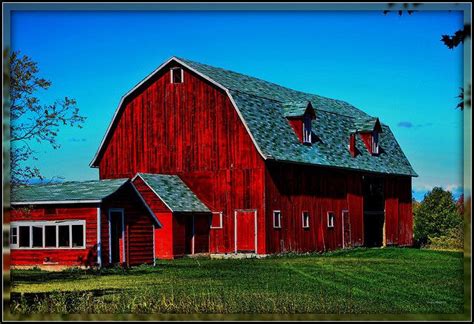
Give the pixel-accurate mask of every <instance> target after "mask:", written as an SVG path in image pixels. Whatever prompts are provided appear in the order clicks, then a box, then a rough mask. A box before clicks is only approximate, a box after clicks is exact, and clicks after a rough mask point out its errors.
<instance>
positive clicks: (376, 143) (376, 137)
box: [372, 131, 380, 154]
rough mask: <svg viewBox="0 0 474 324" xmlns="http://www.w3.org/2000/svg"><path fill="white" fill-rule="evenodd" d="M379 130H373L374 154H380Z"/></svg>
mask: <svg viewBox="0 0 474 324" xmlns="http://www.w3.org/2000/svg"><path fill="white" fill-rule="evenodd" d="M379 149H380V148H379V132H377V131H373V132H372V154H379Z"/></svg>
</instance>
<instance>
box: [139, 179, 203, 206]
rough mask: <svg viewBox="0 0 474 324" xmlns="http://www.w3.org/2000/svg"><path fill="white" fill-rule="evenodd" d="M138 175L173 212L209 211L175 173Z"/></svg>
mask: <svg viewBox="0 0 474 324" xmlns="http://www.w3.org/2000/svg"><path fill="white" fill-rule="evenodd" d="M138 176H140V177H141V178H142V179H143V180H144V181H145V182H146V184H147V185H148V186H149V187H150V188H151V189H152V190H153V191H154V192H155V193H156V194H157V195H158V197H159V198H160V199H161V200H162V201H163V202H164V203H165V204H166V205H167V206H168V207H169V208H170V209H171V211H173V212H204V213H209V212H211V211H210V210H209V208H207V207H206V205H204V204H203V203H202V202H201V201H200V200H199V198H198V197H196V195H195V194H194V192H192V191H191V189H189V187H188V186H186V184H185V183H184V182H183V181H182V180H181V179H180V178H179V177H178V176H177V175H167V174H151V173H138Z"/></svg>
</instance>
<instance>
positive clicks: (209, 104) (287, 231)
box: [11, 57, 416, 265]
mask: <svg viewBox="0 0 474 324" xmlns="http://www.w3.org/2000/svg"><path fill="white" fill-rule="evenodd" d="M91 166H92V167H96V168H99V175H100V179H101V180H98V181H95V182H91V183H94V185H91V190H92V188H93V187H94V186H99V187H101V186H103V183H110V184H112V183H114V184H115V183H117V184H121V185H120V186H118V187H117V188H116V187H115V185H114V187H113V188H110V192H108V191H107V192H103V193H100V194H98V195H96V196H95V197H94V199H95V200H94V201H93V202H90V203H85V202H81V203H73V202H71V200H67V199H66V200H65V201H53V200H51V199H53V198H54V197H53V198H48V197H50V196H54V192H56V191H57V192H59V194H62V192H63V190H66V191H67V190H70V189H67V188H66V189H65V186H67V185H65V184H57V185H55V186H56V187H55V188H56V189H54V190H50V191H51V192H50V193H44V192H43V194H44V195H45V196H41V197H40V195H36V196H37V197H38V198H37V200H38V199H39V200H41V199H42V200H45V199H46V200H48V203H47V204H45V203H41V202H38V201H36V200H30V201H26V200H28V199H26V198H25V199H23V200H22V199H16V201H13V202H12V204H13V205H14V206H18V205H19V204H23V205H28V206H31V208H30V214H31V216H30V217H31V221H53V220H56V219H58V220H60V219H61V220H65V219H75V220H76V219H77V220H83V221H85V232H84V241H85V243H84V245H85V247H86V250H87V249H88V250H89V252H90V253H91V255H92V257H91V260H94V258H95V259H96V261H95V262H96V263H99V264H102V265H105V264H111V263H118V262H121V263H123V264H125V265H134V264H138V263H144V262H153V260H154V258H174V257H177V256H183V255H189V254H197V253H205V254H230V253H248V254H257V255H266V254H273V253H281V252H290V251H292V252H306V251H325V250H331V249H337V248H347V247H353V246H382V245H399V246H409V245H411V244H412V237H413V218H412V201H411V178H412V177H413V176H416V173H415V172H414V170H413V169H412V167H411V165H410V163H409V162H408V160H407V158H406V156H405V155H404V153H403V151H402V150H401V148H400V146H399V144H398V143H397V141H396V139H395V137H394V135H393V133H392V132H391V130H390V128H389V127H388V126H387V125H384V124H382V123H381V122H380V120H379V119H378V118H376V117H372V116H369V115H367V114H366V113H364V112H363V111H361V110H359V109H357V108H355V107H354V106H352V105H350V104H348V103H346V102H344V101H340V100H335V99H329V98H325V97H321V96H318V95H314V94H308V93H303V92H299V91H295V90H292V89H288V88H285V87H282V86H279V85H277V84H274V83H270V82H267V81H263V80H260V79H257V78H253V77H250V76H247V75H243V74H239V73H236V72H232V71H228V70H224V69H221V68H216V67H212V66H208V65H204V64H201V63H196V62H192V61H189V60H185V59H179V58H176V57H173V58H171V59H169V60H168V61H166V62H165V63H163V64H162V65H161V66H160V67H158V68H157V69H156V70H155V71H154V72H153V73H152V74H150V75H149V76H148V77H147V78H145V79H144V80H143V81H142V82H140V83H139V84H138V85H137V86H135V87H134V88H133V89H132V90H131V91H129V92H128V93H127V94H126V95H125V96H124V97H123V98H122V100H121V102H120V104H119V106H118V108H117V110H116V112H115V114H114V116H113V119H112V121H111V123H110V125H109V127H108V129H107V132H106V134H105V136H104V138H103V140H102V142H101V144H100V147H99V149H98V151H97V153H96V155H95V157H94V158H93V161H92V162H91ZM113 179H115V180H113ZM115 181H116V182H115ZM83 184H84V183H81V182H77V183H69V186H71V187H74V186H78V187H81V186H83ZM86 186H87V185H86ZM33 187H36V186H30V187H26V188H17V196H19V197H20V196H21V194H25V192H26V193H27V192H30V191H32V190H33V191H34V190H36V189H34V188H33ZM39 187H46V188H47V187H48V186H39ZM55 190H56V191H55ZM14 196H15V195H14ZM13 200H15V199H13ZM63 203H64V204H63ZM43 206H47V208H46V209H45V208H42V207H43ZM63 207H64V208H63ZM49 208H53V209H54V208H56V210H57V211H56V214H55V215H54V217H51V216H49V215H48V214H47V211H46V210H47V209H49ZM94 208H95V209H97V211H96V212H95V214H96V215H97V220H96V221H95V223H94V221H93V220H92V218H93V216H92V214H94V210H95V209H94ZM22 214H24V212H22V211H21V210H17V211H15V212H14V214H13V216H12V222H14V223H12V224H13V225H15V226H17V227H12V229H15V228H17V229H18V230H17V232H12V235H11V238H12V240H15V239H16V240H17V241H15V242H21V240H22V233H21V230H19V227H18V226H21V222H23V218H21V217H24V216H21V215H22ZM88 217H90V218H91V221H88V220H87V219H88ZM25 222H26V221H25ZM92 223H94V224H92ZM25 224H27V223H25ZM71 224H73V223H71ZM88 224H90V226H91V227H90V228H89V227H88V226H89V225H88ZM71 226H72V225H71ZM23 231H24V232H25V233H26V231H27V230H26V229H23ZM29 231H30V232H29V233H30V234H29V238H30V240H32V242H30V245H29V246H25V247H20V246H18V245H15V244H13V245H12V252H11V253H12V263H13V264H23V263H24V262H25V261H24V259H23V255H29V257H28V258H29V259H30V260H33V259H34V261H31V262H33V263H34V262H40V261H41V260H40V259H42V258H43V259H46V258H48V259H51V258H52V256H55V258H56V259H57V262H58V263H64V264H69V263H68V262H71V261H70V260H72V259H74V260H75V262H76V263H78V262H79V261H78V256H77V255H78V253H77V251H76V250H74V249H72V247H71V248H70V249H66V250H64V251H63V250H60V249H59V247H58V249H59V250H54V251H53V250H51V251H50V250H48V249H47V248H46V246H44V244H43V246H42V247H38V248H36V247H34V246H33V244H34V241H35V238H34V235H35V234H34V229H32V228H31V227H30V230H29ZM37 231H38V233H39V230H37ZM42 231H43V236H42V238H43V239H47V235H48V234H47V233H46V228H44V227H43V229H42ZM70 231H74V230H73V229H71V230H70ZM89 232H90V234H89ZM71 233H72V234H70V237H71V238H72V239H74V237H73V236H74V233H73V232H71ZM99 233H100V235H99ZM15 235H16V236H15ZM24 235H26V234H24ZM38 235H39V234H38ZM58 240H60V238H58ZM25 242H26V239H25ZM89 242H90V243H89ZM25 244H26V243H25ZM94 246H95V248H94ZM97 250H98V251H99V252H97ZM82 252H83V254H81V255H80V257H82V259H81V260H83V259H84V258H85V256H84V255H85V254H88V253H89V252H87V253H86V251H82ZM33 255H35V257H34V258H33V257H32V256H33ZM50 255H51V256H50ZM60 255H64V258H63V259H62V258H61V256H60ZM86 259H87V258H86ZM81 262H82V261H81ZM79 263H80V262H79Z"/></svg>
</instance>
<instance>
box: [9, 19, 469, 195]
mask: <svg viewBox="0 0 474 324" xmlns="http://www.w3.org/2000/svg"><path fill="white" fill-rule="evenodd" d="M462 25H463V17H462V13H460V12H455V11H452V12H447V11H435V12H428V11H425V12H423V11H419V12H415V13H414V14H413V15H410V16H409V15H406V14H405V15H403V16H399V15H397V14H395V13H391V14H389V15H384V14H383V13H382V12H381V11H372V12H369V11H345V12H342V11H339V12H338V11H332V12H331V11H312V12H309V11H307V12H303V11H301V12H298V11H285V12H275V11H273V12H272V11H265V12H262V11H260V12H259V11H253V12H252V11H218V12H216V11H214V12H206V11H200V12H199V11H196V12H184V11H182V12H179V11H122V12H119V11H80V12H79V11H36V12H34V11H16V12H13V14H12V18H11V46H12V49H13V50H21V52H22V53H24V54H26V55H28V56H30V57H32V58H33V59H34V60H35V61H37V62H38V64H39V67H40V70H41V75H42V76H44V77H46V78H47V79H50V80H51V81H52V82H53V86H52V87H51V88H50V89H49V90H48V91H47V92H44V93H41V94H40V98H41V100H42V101H43V103H49V102H52V101H53V100H54V99H57V98H61V97H64V96H68V97H72V98H75V99H76V100H77V102H78V107H79V108H80V110H81V113H82V115H84V116H86V117H87V121H86V124H85V126H84V128H83V129H77V128H74V129H67V128H64V129H62V130H61V132H60V135H59V140H58V141H59V142H60V143H61V144H62V147H61V148H60V149H59V150H53V149H51V148H50V147H49V146H46V145H36V144H33V145H34V148H35V149H36V150H37V151H38V158H39V160H38V161H37V162H36V165H37V166H38V167H39V168H40V169H41V171H42V172H43V174H44V175H45V176H46V177H54V176H60V177H64V178H65V179H66V180H85V179H97V178H98V170H97V169H92V168H90V167H89V162H90V161H91V159H92V157H93V156H94V154H95V152H96V150H97V148H98V146H99V143H100V141H101V139H102V137H103V135H104V133H105V131H106V129H107V127H108V125H109V122H110V120H111V118H112V115H113V113H114V111H115V109H116V107H117V104H118V103H119V101H120V98H121V96H122V95H123V94H125V93H126V92H127V91H128V90H130V89H131V88H132V87H133V86H134V85H135V84H137V83H138V82H139V81H140V80H142V79H143V78H144V77H146V76H147V75H148V74H149V73H150V72H152V71H153V70H154V69H155V68H156V67H157V66H159V65H160V64H161V63H162V62H164V61H165V60H167V59H168V58H169V57H171V56H173V55H176V56H180V57H184V58H188V59H191V60H195V61H198V62H202V63H207V64H210V65H215V66H219V67H223V68H227V69H230V70H234V71H237V72H241V73H244V74H249V75H252V76H256V77H259V78H262V79H265V80H268V81H272V82H275V83H278V84H281V85H284V86H287V87H290V88H294V89H297V90H301V91H305V92H310V93H316V94H319V95H323V96H327V97H331V98H336V99H342V100H345V101H348V102H350V103H351V104H353V105H355V106H356V107H358V108H360V109H362V110H364V111H365V112H367V113H369V114H370V115H373V116H378V117H379V118H380V119H381V121H382V122H383V123H385V124H387V125H389V126H390V127H391V129H392V131H393V132H394V134H395V136H396V137H397V140H398V142H399V143H400V145H401V146H402V148H403V150H404V152H405V154H406V155H407V157H408V158H409V160H410V162H411V163H412V165H413V167H414V169H415V170H416V172H417V173H418V174H419V177H418V178H414V180H413V189H414V191H415V197H416V198H417V199H421V198H422V195H423V193H424V192H425V191H426V190H429V189H431V188H432V187H433V186H443V187H444V188H447V189H450V190H452V191H454V192H459V191H460V187H461V186H462V181H463V178H462V154H463V151H462V130H463V127H462V126H463V124H462V122H463V120H462V113H461V112H460V111H459V110H456V109H455V107H456V105H457V98H456V96H457V95H458V93H459V88H460V87H462V84H463V78H462V69H463V64H462V55H463V53H462V50H463V49H462V46H460V47H458V48H456V49H454V50H449V49H448V48H447V47H446V46H445V45H444V44H443V43H442V42H441V41H440V39H441V35H443V34H453V33H454V32H455V31H456V30H458V29H460V28H461V27H462Z"/></svg>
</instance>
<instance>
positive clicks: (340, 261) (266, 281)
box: [10, 248, 464, 314]
mask: <svg viewBox="0 0 474 324" xmlns="http://www.w3.org/2000/svg"><path fill="white" fill-rule="evenodd" d="M463 278H464V275H463V255H462V253H461V252H447V251H444V252H443V251H430V250H417V249H402V248H385V249H354V250H350V251H337V252H333V253H326V254H322V255H303V256H278V257H269V258H264V259H244V260H229V259H227V260H222V259H220V260H210V259H204V258H199V259H192V258H184V259H179V260H175V261H159V262H158V263H157V266H156V267H152V266H140V267H135V268H132V269H128V270H126V271H122V270H119V269H108V270H102V271H101V273H99V272H97V271H95V272H94V271H85V270H68V271H63V272H45V271H40V270H14V271H12V272H11V291H12V301H11V307H10V310H11V311H12V313H16V314H27V313H186V314H192V313H261V314H269V313H273V314H275V313H277V314H294V313H318V314H416V313H424V314H427V313H437V314H441V313H443V314H449V313H451V314H453V313H463V311H464V308H463V307H464V298H463V297H464V295H463V294H464V284H463Z"/></svg>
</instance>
